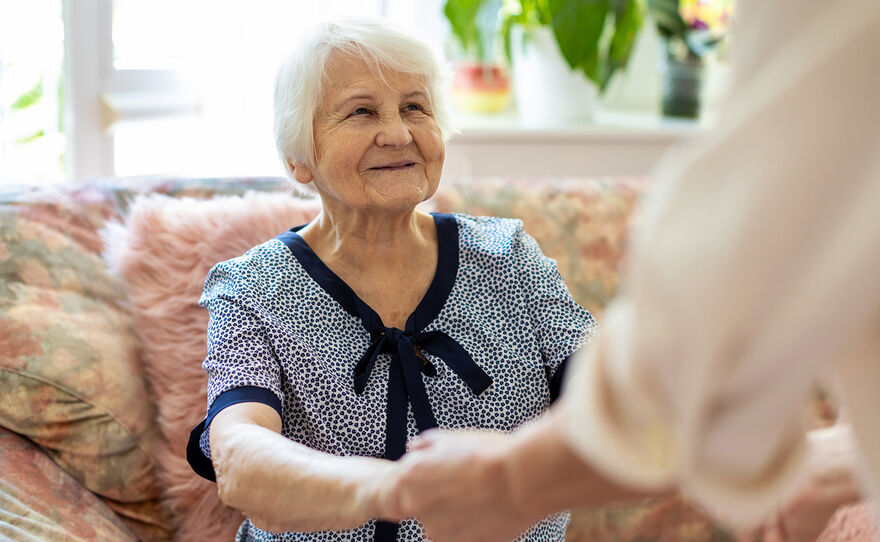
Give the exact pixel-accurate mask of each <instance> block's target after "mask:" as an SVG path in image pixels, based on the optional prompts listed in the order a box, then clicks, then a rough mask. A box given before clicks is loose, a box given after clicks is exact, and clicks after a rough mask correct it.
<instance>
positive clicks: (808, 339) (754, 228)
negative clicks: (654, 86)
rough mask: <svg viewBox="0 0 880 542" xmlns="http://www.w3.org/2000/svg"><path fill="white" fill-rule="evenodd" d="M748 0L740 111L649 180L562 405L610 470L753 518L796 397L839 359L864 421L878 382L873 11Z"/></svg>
mask: <svg viewBox="0 0 880 542" xmlns="http://www.w3.org/2000/svg"><path fill="white" fill-rule="evenodd" d="M742 4H743V9H742V13H743V20H746V19H747V18H748V17H747V15H748V16H751V17H752V19H749V25H746V26H743V27H741V28H742V29H743V30H745V31H749V29H751V32H752V33H746V34H738V37H737V40H738V43H737V46H738V47H739V48H740V50H739V51H738V52H739V55H738V56H737V57H736V58H737V60H739V61H741V62H735V64H734V83H735V84H734V86H733V87H732V92H731V102H730V104H729V108H728V109H727V110H726V111H725V112H723V113H722V115H721V117H720V118H719V122H718V129H717V131H716V133H714V134H713V135H711V136H710V137H709V138H708V139H706V140H705V141H703V142H701V143H699V144H698V145H696V146H694V147H692V148H691V149H689V150H682V151H680V153H679V154H678V155H674V156H672V157H671V158H669V159H667V160H666V162H665V164H666V167H664V168H661V169H660V170H659V171H658V172H657V174H656V176H657V177H658V178H659V179H660V182H659V183H658V184H657V186H656V190H655V191H654V192H653V193H652V194H650V196H648V197H647V199H646V201H645V204H644V207H643V209H642V215H641V220H640V221H639V223H638V225H637V230H636V231H635V232H634V234H633V236H632V243H631V245H630V249H631V251H630V253H629V254H628V262H627V266H626V267H625V272H624V274H625V278H624V281H623V284H624V287H623V290H622V293H621V295H620V297H618V298H617V299H616V300H615V301H614V302H613V303H612V304H611V305H610V306H609V307H608V308H607V310H606V312H605V319H604V321H603V332H602V336H601V337H600V339H599V343H598V344H597V345H596V346H594V347H591V348H590V349H588V350H587V351H586V352H585V353H584V355H582V356H580V359H578V360H577V361H578V363H575V364H573V367H572V368H571V371H570V378H569V379H568V386H567V387H566V388H565V391H564V392H563V395H562V401H564V402H566V403H567V405H566V406H567V407H569V408H570V410H569V412H571V413H572V415H571V416H569V423H568V431H567V434H568V439H569V441H570V442H571V443H572V445H573V447H574V448H575V449H577V450H578V451H579V453H580V454H581V455H582V456H583V457H584V458H585V460H587V461H589V462H591V463H592V464H593V465H595V466H596V467H597V468H598V469H599V470H600V471H601V472H603V473H605V474H606V475H607V476H609V477H611V478H613V479H617V480H622V481H629V482H630V483H632V484H641V485H644V486H646V487H650V486H651V485H653V484H663V483H669V482H675V483H676V484H677V485H679V486H680V487H681V488H682V490H683V491H684V492H685V493H687V494H688V495H689V496H691V497H695V498H696V499H697V500H699V501H700V502H702V503H703V504H704V505H705V506H708V507H710V508H712V509H714V510H719V511H721V512H723V514H724V515H725V516H727V517H729V518H731V519H732V520H735V521H736V522H737V523H739V524H741V525H747V524H749V523H754V522H756V521H760V520H762V519H763V518H764V517H765V514H766V513H767V512H769V511H772V510H773V509H774V508H775V507H776V506H777V504H778V499H779V497H780V495H781V494H782V492H783V491H784V490H785V489H786V488H787V487H789V484H790V483H791V482H793V481H794V480H795V476H796V475H797V473H798V472H799V471H798V467H799V466H800V460H801V459H802V458H803V457H804V455H805V452H807V451H808V447H807V441H806V438H805V431H804V424H803V419H802V418H803V405H804V404H805V401H806V398H807V396H808V395H809V393H810V391H811V389H812V386H813V381H814V379H815V378H816V377H817V376H818V375H819V374H820V372H821V371H822V370H824V369H826V368H827V367H828V366H829V365H831V364H832V362H833V363H834V364H835V365H836V366H837V368H838V369H839V371H838V377H839V378H841V383H842V384H848V385H849V389H851V390H852V389H855V390H856V391H857V392H858V391H860V390H864V391H861V393H860V394H859V395H860V396H851V397H848V399H850V400H853V401H854V402H855V403H856V404H858V405H859V406H860V407H861V408H859V409H858V412H857V410H853V411H852V412H851V413H850V414H851V415H852V421H853V426H854V428H855V429H856V430H859V427H862V428H868V427H873V419H872V418H868V419H857V415H858V413H862V412H867V411H868V410H869V409H867V408H865V406H866V403H865V399H864V398H867V397H870V395H868V394H869V393H870V394H872V395H873V393H875V391H876V390H874V389H872V388H871V386H873V385H874V384H873V382H874V381H871V383H870V384H867V382H868V381H870V378H868V377H865V376H864V375H866V374H867V375H870V372H869V371H867V368H870V367H873V366H875V365H873V364H874V360H873V359H871V357H870V356H872V355H876V354H874V353H875V352H876V345H877V327H876V326H877V321H878V320H877V318H878V316H880V315H878V314H877V311H878V307H880V289H878V288H877V272H878V271H877V270H878V269H880V251H878V250H877V247H878V246H880V229H878V228H877V217H878V209H880V183H878V182H877V180H878V178H880V157H878V152H877V149H878V148H880V108H878V107H876V105H875V101H876V98H875V97H876V96H878V95H880V71H878V70H876V69H871V68H870V67H872V66H874V65H875V64H876V58H877V56H876V55H877V52H878V51H880V34H878V33H877V32H876V28H877V25H878V24H880V4H878V3H876V2H866V1H861V0H852V1H850V0H847V1H841V2H835V3H834V4H833V5H831V4H827V3H824V2H817V1H812V2H808V4H809V5H810V9H803V5H804V3H803V2H800V1H797V2H795V1H793V0H780V1H778V2H761V1H757V0H752V1H748V2H747V1H743V2H742ZM738 9H739V6H738ZM794 12H796V15H793V17H795V19H794V21H792V20H791V14H792V13H794ZM777 21H780V22H782V21H784V25H783V26H782V27H781V28H780V29H781V31H780V32H775V31H774V32H769V31H767V29H769V28H775V27H774V26H773V25H774V23H775V22H777ZM795 21H796V24H795ZM750 25H751V26H750ZM762 25H766V26H765V27H764V30H763V31H761V30H760V29H761V28H762ZM828 28H835V29H838V30H837V31H834V32H829V31H828V30H827V29H828ZM742 60H745V61H744V62H743V61H742ZM860 375H861V376H860ZM847 379H848V380H847ZM862 394H864V395H863V396H862ZM863 397H864V398H863ZM867 404H870V403H867ZM872 415H873V414H872ZM856 422H861V423H856ZM875 434H876V433H875ZM860 437H861V438H863V439H864V438H867V437H870V433H868V432H866V433H865V434H863V435H860ZM874 442H877V441H876V440H874ZM875 449H877V448H875Z"/></svg>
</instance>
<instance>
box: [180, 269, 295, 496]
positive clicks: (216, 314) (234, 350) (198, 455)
mask: <svg viewBox="0 0 880 542" xmlns="http://www.w3.org/2000/svg"><path fill="white" fill-rule="evenodd" d="M257 281H258V277H256V276H255V272H254V271H253V269H250V266H249V265H248V261H247V259H246V258H245V259H242V260H230V261H227V262H223V263H220V264H217V265H216V266H214V268H213V269H211V271H210V273H209V274H208V278H207V280H206V281H205V288H204V290H203V292H202V296H201V298H200V299H199V304H200V305H202V306H203V307H206V308H207V309H208V311H209V321H208V340H207V356H206V357H205V360H204V363H203V364H202V367H203V368H204V370H205V372H206V373H207V374H208V405H207V406H208V413H207V415H206V417H205V419H204V420H203V421H202V422H201V423H200V424H199V425H198V426H196V427H195V428H194V429H193V431H192V433H191V434H190V440H189V443H188V444H187V460H188V461H189V463H190V465H191V466H192V467H193V470H195V471H196V473H198V474H199V475H201V476H203V477H204V478H207V479H209V480H214V470H213V466H212V465H211V461H210V448H209V444H208V438H207V435H208V429H209V427H210V423H211V420H213V418H214V416H216V415H217V413H219V412H220V411H221V410H222V409H224V408H226V407H228V406H231V405H233V404H236V403H242V402H260V403H264V404H267V405H269V406H271V407H272V408H274V409H275V410H276V411H277V412H278V413H279V415H280V414H281V401H282V392H281V368H280V365H279V363H278V360H277V358H276V357H275V355H274V352H273V349H272V346H271V343H270V341H269V338H268V336H267V333H266V329H265V326H264V325H263V323H262V321H261V320H260V318H259V316H258V314H257V312H256V310H255V309H254V308H253V299H252V297H253V294H252V289H253V287H254V284H255V283H256V282H257Z"/></svg>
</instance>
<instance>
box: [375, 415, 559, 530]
mask: <svg viewBox="0 0 880 542" xmlns="http://www.w3.org/2000/svg"><path fill="white" fill-rule="evenodd" d="M512 441H513V439H512V438H511V437H510V436H508V435H504V434H500V433H492V432H486V431H474V430H461V431H439V430H432V431H428V432H426V433H424V434H423V435H421V436H420V437H418V438H417V439H416V440H415V441H413V442H412V443H411V445H410V447H409V451H408V453H407V454H406V455H405V456H404V457H403V458H401V459H400V460H399V461H397V462H395V463H392V464H391V465H389V466H388V467H389V468H388V470H387V471H386V472H385V473H384V474H385V475H386V476H385V479H384V480H377V481H376V482H377V483H376V487H375V491H376V493H375V495H376V501H375V502H376V505H377V508H376V512H377V514H376V516H377V517H379V518H382V519H386V520H390V521H399V520H402V519H406V518H417V519H418V520H419V521H420V522H421V523H422V525H423V526H424V527H425V534H426V536H427V537H428V538H430V539H431V540H434V541H435V542H443V541H460V542H469V541H486V542H491V541H495V540H497V541H507V540H511V539H513V538H515V537H516V536H517V535H519V534H520V533H521V532H523V531H525V530H526V529H528V528H529V526H530V525H532V524H533V523H535V522H536V521H538V520H539V519H541V517H542V514H541V513H540V512H539V511H538V510H531V509H530V508H529V507H528V506H527V504H526V503H527V502H528V498H527V496H525V495H522V494H520V493H521V492H520V491H519V488H517V487H516V483H515V479H514V477H513V476H511V474H512V473H511V472H509V470H510V469H509V466H508V464H509V463H508V461H506V458H508V451H509V448H510V446H511V445H512Z"/></svg>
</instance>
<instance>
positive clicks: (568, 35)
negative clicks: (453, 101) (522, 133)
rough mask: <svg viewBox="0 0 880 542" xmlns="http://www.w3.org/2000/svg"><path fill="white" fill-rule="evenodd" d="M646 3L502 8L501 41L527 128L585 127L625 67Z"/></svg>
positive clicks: (552, 1) (525, 3) (596, 1)
mask: <svg viewBox="0 0 880 542" xmlns="http://www.w3.org/2000/svg"><path fill="white" fill-rule="evenodd" d="M643 2H644V0H505V2H504V6H503V7H502V12H501V19H502V24H501V25H502V36H503V40H504V46H505V51H506V53H507V56H508V58H509V59H511V63H512V65H513V83H514V91H515V94H516V98H517V105H518V108H519V112H520V117H521V119H522V120H523V122H525V123H528V124H545V123H559V122H570V121H572V120H588V119H590V118H592V116H593V111H594V109H595V103H596V100H597V97H598V94H599V93H601V92H602V91H603V90H604V89H605V88H606V86H607V85H608V82H609V81H610V80H611V77H612V76H613V75H614V74H615V73H616V72H617V70H619V69H621V68H624V67H625V66H626V63H627V60H628V59H629V55H630V52H631V51H632V48H633V45H634V44H635V40H636V35H637V33H638V30H639V28H640V27H641V24H642V20H643V18H644V11H645V9H644V4H643Z"/></svg>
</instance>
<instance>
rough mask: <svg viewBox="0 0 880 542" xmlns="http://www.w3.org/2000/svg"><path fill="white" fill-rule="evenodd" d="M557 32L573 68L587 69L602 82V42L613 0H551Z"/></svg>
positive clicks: (560, 48) (591, 76)
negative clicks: (600, 72) (600, 74)
mask: <svg viewBox="0 0 880 542" xmlns="http://www.w3.org/2000/svg"><path fill="white" fill-rule="evenodd" d="M548 5H549V7H550V12H551V14H552V26H553V34H554V35H555V36H556V42H557V43H558V44H559V50H560V52H562V56H563V58H565V61H566V62H567V63H568V65H569V66H570V67H571V68H572V69H580V70H583V71H584V73H585V74H586V75H587V77H589V78H590V79H591V80H593V81H594V82H596V84H600V83H601V81H600V79H599V62H598V56H599V41H600V38H601V37H602V32H603V31H604V29H605V18H606V17H607V16H608V12H609V11H610V8H611V5H610V0H549V2H548Z"/></svg>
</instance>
